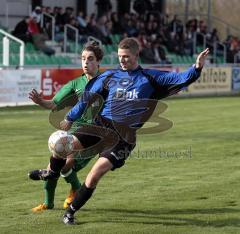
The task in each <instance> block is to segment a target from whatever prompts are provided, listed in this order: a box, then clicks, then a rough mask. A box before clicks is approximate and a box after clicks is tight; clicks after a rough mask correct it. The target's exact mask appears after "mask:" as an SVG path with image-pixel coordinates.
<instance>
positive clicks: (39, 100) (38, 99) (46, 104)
mask: <svg viewBox="0 0 240 234" xmlns="http://www.w3.org/2000/svg"><path fill="white" fill-rule="evenodd" d="M28 95H29V96H28V97H29V98H30V99H31V100H32V101H33V102H34V103H36V104H38V105H39V106H41V107H43V108H45V109H51V110H52V109H54V108H55V107H56V105H55V103H54V102H53V101H52V100H44V99H43V96H42V91H40V92H39V93H38V92H37V90H36V89H32V90H31V92H30V93H29V94H28Z"/></svg>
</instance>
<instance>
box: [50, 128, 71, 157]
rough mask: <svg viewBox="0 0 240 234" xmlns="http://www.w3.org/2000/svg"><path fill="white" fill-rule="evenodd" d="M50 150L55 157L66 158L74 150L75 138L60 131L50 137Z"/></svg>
mask: <svg viewBox="0 0 240 234" xmlns="http://www.w3.org/2000/svg"><path fill="white" fill-rule="evenodd" d="M48 148H49V150H50V152H51V153H53V154H54V155H56V156H58V157H60V158H66V156H67V155H69V154H71V153H72V151H73V149H74V136H73V135H70V134H68V133H67V132H65V131H62V130H58V131H56V132H54V133H53V134H52V135H51V136H50V137H49V139H48Z"/></svg>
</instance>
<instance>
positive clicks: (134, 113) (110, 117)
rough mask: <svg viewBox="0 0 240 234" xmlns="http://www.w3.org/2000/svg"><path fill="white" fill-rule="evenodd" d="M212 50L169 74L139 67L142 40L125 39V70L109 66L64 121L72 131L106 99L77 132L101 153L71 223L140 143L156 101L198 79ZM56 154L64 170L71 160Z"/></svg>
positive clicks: (83, 144) (81, 143)
mask: <svg viewBox="0 0 240 234" xmlns="http://www.w3.org/2000/svg"><path fill="white" fill-rule="evenodd" d="M208 53H209V49H205V50H204V51H203V52H201V53H200V54H199V55H198V57H197V59H196V63H195V64H194V65H193V66H192V67H190V68H189V69H188V70H186V71H184V72H180V73H176V72H165V71H159V70H153V69H143V68H141V67H140V66H139V64H138V57H139V44H138V42H137V41H136V40H135V39H134V38H125V39H123V40H122V41H121V42H120V43H119V45H118V57H119V61H120V68H119V69H115V70H107V71H106V72H104V73H102V74H101V75H99V76H98V77H96V78H94V79H92V80H91V81H90V82H89V83H88V84H87V86H86V88H85V93H84V95H83V96H82V97H83V98H82V99H81V100H80V101H79V102H78V103H77V104H76V105H75V106H74V107H73V108H72V109H71V110H70V112H69V113H68V114H67V116H66V118H65V120H63V121H62V122H61V124H60V126H61V128H62V129H63V130H66V131H67V130H69V129H70V128H71V126H72V124H73V123H74V121H76V119H78V118H79V117H80V116H81V115H82V114H83V112H84V110H85V109H86V108H87V106H88V105H89V104H90V103H91V101H92V100H95V99H96V96H100V97H102V98H103V99H104V105H103V107H102V109H101V111H100V112H99V113H98V115H97V116H96V118H95V125H93V126H90V127H89V129H88V130H86V129H84V128H85V126H84V127H83V128H81V127H80V128H79V129H78V130H77V131H76V132H75V133H73V134H74V135H75V136H76V137H77V139H78V140H77V142H76V147H78V150H83V151H84V149H87V148H91V147H95V149H96V151H98V153H100V156H99V158H98V160H97V161H96V163H95V164H94V166H93V167H92V169H91V170H90V172H89V173H88V175H87V177H86V180H85V182H84V184H83V185H82V186H81V188H80V189H79V190H78V191H77V194H76V196H75V198H74V200H73V202H72V204H71V205H70V206H69V208H68V209H67V210H66V212H65V214H64V217H63V222H64V223H65V224H74V223H75V222H74V213H75V212H76V211H77V210H79V209H80V208H81V207H82V206H83V205H84V204H85V203H86V202H87V201H88V200H89V199H90V197H91V196H92V193H93V191H94V190H95V188H96V186H97V184H98V182H99V180H100V179H101V178H102V177H103V175H105V174H106V173H107V172H108V171H110V170H114V169H116V168H120V167H122V166H123V165H124V163H125V160H126V159H127V158H128V156H129V155H130V153H131V151H132V150H133V149H134V147H135V142H136V131H137V130H138V129H139V128H141V127H142V126H143V124H144V123H145V122H146V121H147V119H148V118H149V117H150V116H151V114H152V113H153V111H154V108H155V107H156V103H157V101H156V100H159V99H161V98H164V97H167V96H170V95H172V94H174V93H177V92H178V91H180V90H182V89H183V88H185V87H187V86H188V85H190V84H191V83H192V82H194V81H196V80H197V79H198V78H199V77H200V74H201V70H202V68H203V66H204V61H205V58H206V56H207V55H208ZM94 131H95V134H93V133H94ZM105 137H108V138H109V139H112V142H111V144H112V145H108V147H104V145H105V144H106V141H105V144H104V139H105ZM54 158H55V159H54V160H52V161H51V162H50V163H51V165H52V166H51V168H55V170H60V169H61V166H63V165H64V161H65V159H60V158H56V157H54Z"/></svg>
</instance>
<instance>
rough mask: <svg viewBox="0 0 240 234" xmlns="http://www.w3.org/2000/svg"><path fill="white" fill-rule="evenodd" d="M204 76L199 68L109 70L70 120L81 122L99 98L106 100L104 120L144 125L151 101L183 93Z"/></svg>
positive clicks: (94, 83) (91, 87)
mask: <svg viewBox="0 0 240 234" xmlns="http://www.w3.org/2000/svg"><path fill="white" fill-rule="evenodd" d="M200 74H201V70H200V69H196V68H195V66H192V67H190V68H189V69H188V70H186V71H184V72H179V73H177V72H166V71H159V70H153V69H143V68H141V67H140V66H139V67H138V68H137V69H135V70H133V71H124V70H122V69H115V70H107V71H105V72H104V73H102V74H101V75H99V76H98V77H96V78H94V79H93V80H91V81H90V82H89V83H88V84H87V86H86V88H85V93H84V95H83V97H82V99H81V100H80V101H79V102H78V103H77V104H76V105H75V106H74V107H73V108H72V109H71V111H70V112H69V113H68V114H67V116H66V119H67V120H69V121H75V120H77V119H78V118H79V117H80V116H81V115H82V114H83V113H84V110H85V108H86V107H87V105H88V103H89V102H90V100H91V99H92V98H93V97H94V96H96V95H99V96H101V97H102V98H103V99H104V104H103V106H102V109H101V111H100V112H99V115H100V117H104V118H107V119H110V120H113V121H115V122H117V123H123V124H127V125H129V126H130V125H132V126H133V125H134V126H137V125H139V126H141V125H142V124H143V123H144V122H146V119H142V115H143V113H144V112H145V111H146V109H149V100H150V99H161V98H164V97H167V96H170V95H172V94H174V93H176V92H179V91H180V90H182V89H183V88H185V87H187V86H188V85H189V84H191V83H192V82H194V81H195V80H197V78H199V77H200ZM153 109H154V108H153ZM152 111H153V110H152ZM151 113H152V112H151Z"/></svg>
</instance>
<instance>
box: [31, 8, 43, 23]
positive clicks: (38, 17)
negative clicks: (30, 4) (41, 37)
mask: <svg viewBox="0 0 240 234" xmlns="http://www.w3.org/2000/svg"><path fill="white" fill-rule="evenodd" d="M41 15H42V8H41V7H40V6H36V7H35V9H34V11H33V12H32V14H31V18H35V19H36V22H37V24H38V25H39V26H40V22H41Z"/></svg>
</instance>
